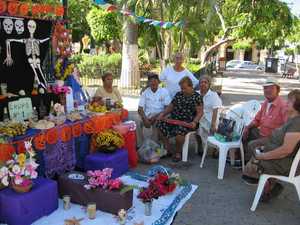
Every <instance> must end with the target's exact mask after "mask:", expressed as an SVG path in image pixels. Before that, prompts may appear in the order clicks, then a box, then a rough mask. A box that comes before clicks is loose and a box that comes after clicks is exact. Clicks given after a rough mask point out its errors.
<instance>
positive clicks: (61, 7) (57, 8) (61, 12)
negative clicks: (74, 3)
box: [55, 6, 65, 16]
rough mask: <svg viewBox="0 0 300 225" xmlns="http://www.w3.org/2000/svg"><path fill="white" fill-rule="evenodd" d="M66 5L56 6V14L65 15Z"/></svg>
mask: <svg viewBox="0 0 300 225" xmlns="http://www.w3.org/2000/svg"><path fill="white" fill-rule="evenodd" d="M64 11H65V9H64V7H63V6H58V7H56V8H55V15H56V16H63V15H64Z"/></svg>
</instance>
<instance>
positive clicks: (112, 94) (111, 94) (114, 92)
mask: <svg viewBox="0 0 300 225" xmlns="http://www.w3.org/2000/svg"><path fill="white" fill-rule="evenodd" d="M102 81H103V86H102V87H101V86H100V87H99V88H98V89H97V91H96V94H95V97H99V96H100V97H102V98H103V99H107V98H109V99H110V100H111V102H112V104H114V103H116V102H118V103H122V102H123V101H122V97H121V94H120V92H119V90H118V88H117V87H113V74H112V73H111V72H106V73H104V74H103V76H102Z"/></svg>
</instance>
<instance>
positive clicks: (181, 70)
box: [159, 52, 199, 98]
mask: <svg viewBox="0 0 300 225" xmlns="http://www.w3.org/2000/svg"><path fill="white" fill-rule="evenodd" d="M183 62H184V57H183V54H182V53H179V52H178V53H176V54H175V57H174V66H168V67H167V68H165V69H164V70H163V71H162V73H161V74H160V77H159V79H160V80H161V81H162V82H164V83H165V84H166V89H167V90H168V91H169V94H170V97H171V98H173V97H174V96H175V95H176V93H177V92H179V91H181V89H180V86H179V81H181V79H182V78H184V77H189V78H190V79H191V80H192V82H193V86H194V88H195V87H196V86H197V84H198V82H199V81H198V80H197V78H196V77H195V76H194V75H193V74H192V73H191V72H190V71H189V70H188V69H186V68H185V67H184V66H183Z"/></svg>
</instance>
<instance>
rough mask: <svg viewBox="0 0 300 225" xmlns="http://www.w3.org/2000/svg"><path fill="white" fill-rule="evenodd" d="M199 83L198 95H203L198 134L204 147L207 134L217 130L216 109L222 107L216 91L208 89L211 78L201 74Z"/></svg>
mask: <svg viewBox="0 0 300 225" xmlns="http://www.w3.org/2000/svg"><path fill="white" fill-rule="evenodd" d="M199 84H200V95H201V96H202V97H203V116H202V118H201V120H200V123H199V129H198V135H199V136H200V137H201V143H202V148H203V149H204V147H205V144H206V142H207V138H208V136H209V135H213V134H214V133H215V132H216V130H217V125H218V124H217V123H218V109H219V108H221V107H222V100H221V99H220V97H219V95H218V94H217V93H216V92H214V91H212V90H211V89H210V86H211V79H210V77H209V76H206V75H205V76H202V77H201V78H200V81H199Z"/></svg>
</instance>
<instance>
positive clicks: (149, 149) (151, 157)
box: [138, 139, 166, 164]
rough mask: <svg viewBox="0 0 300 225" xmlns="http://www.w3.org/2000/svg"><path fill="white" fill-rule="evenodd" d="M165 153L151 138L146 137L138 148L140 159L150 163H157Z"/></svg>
mask: <svg viewBox="0 0 300 225" xmlns="http://www.w3.org/2000/svg"><path fill="white" fill-rule="evenodd" d="M165 154H166V152H165V150H164V149H162V148H161V147H160V145H159V144H157V143H156V142H155V141H153V140H151V139H146V140H145V141H144V142H143V144H142V146H141V147H140V148H139V150H138V155H139V158H140V161H141V162H144V163H150V164H151V163H157V162H158V161H159V159H160V157H162V156H164V155H165Z"/></svg>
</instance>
